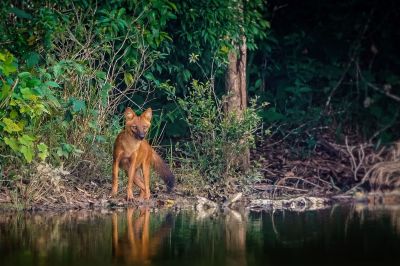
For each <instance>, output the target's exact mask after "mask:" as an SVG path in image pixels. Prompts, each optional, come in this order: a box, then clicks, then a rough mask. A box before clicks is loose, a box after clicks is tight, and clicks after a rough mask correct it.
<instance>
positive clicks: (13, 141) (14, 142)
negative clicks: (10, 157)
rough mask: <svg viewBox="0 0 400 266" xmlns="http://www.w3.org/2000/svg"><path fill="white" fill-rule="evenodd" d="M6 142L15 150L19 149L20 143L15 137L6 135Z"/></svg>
mask: <svg viewBox="0 0 400 266" xmlns="http://www.w3.org/2000/svg"><path fill="white" fill-rule="evenodd" d="M4 142H5V144H7V145H8V146H9V147H10V148H11V149H12V150H13V151H15V152H18V151H19V145H18V142H17V140H16V139H15V138H13V137H11V138H9V137H4Z"/></svg>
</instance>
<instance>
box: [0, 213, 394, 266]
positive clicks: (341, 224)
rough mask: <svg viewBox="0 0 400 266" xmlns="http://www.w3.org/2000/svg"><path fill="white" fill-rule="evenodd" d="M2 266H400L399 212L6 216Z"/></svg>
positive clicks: (0, 218)
mask: <svg viewBox="0 0 400 266" xmlns="http://www.w3.org/2000/svg"><path fill="white" fill-rule="evenodd" d="M0 265H2V266H7V265H24V266H29V265H96V266H101V265H189V266H196V265H207V266H211V265H400V208H396V207H391V208H373V209H371V208H364V207H362V206H338V207H334V208H331V209H325V210H320V211H309V212H302V213H297V212H289V211H284V212H283V211H276V212H274V213H272V212H258V213H255V212H251V213H248V214H246V213H243V212H227V213H224V214H213V215H211V216H205V215H204V214H199V213H195V212H191V211H180V212H169V211H167V210H159V211H157V212H155V211H152V210H149V209H141V210H140V209H128V210H119V211H114V212H112V211H103V212H102V211H78V212H77V211H75V212H67V213H62V214H54V213H52V214H49V213H40V214H31V213H14V214H5V213H3V214H1V213H0Z"/></svg>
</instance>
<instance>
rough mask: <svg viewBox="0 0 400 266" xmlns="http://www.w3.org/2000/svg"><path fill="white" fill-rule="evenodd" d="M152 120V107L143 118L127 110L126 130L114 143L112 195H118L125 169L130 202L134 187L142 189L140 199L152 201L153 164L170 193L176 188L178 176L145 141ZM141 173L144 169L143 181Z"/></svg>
mask: <svg viewBox="0 0 400 266" xmlns="http://www.w3.org/2000/svg"><path fill="white" fill-rule="evenodd" d="M151 117H152V110H151V108H148V109H147V110H146V111H144V112H143V114H142V115H140V116H137V115H136V114H135V113H134V112H133V111H132V109H131V108H129V107H128V108H126V110H125V129H124V130H122V131H121V132H120V133H119V134H118V136H117V138H116V140H115V143H114V152H113V166H112V168H113V170H112V180H113V181H112V191H111V196H115V195H116V194H117V192H118V171H119V167H121V168H122V169H124V170H125V173H126V174H127V175H128V186H127V200H128V201H131V200H133V194H132V187H133V184H135V185H137V186H138V187H139V188H140V198H142V199H149V198H150V165H152V166H153V167H154V169H155V170H156V171H157V172H158V174H159V175H160V176H161V178H162V179H163V180H164V182H165V184H166V185H167V189H168V192H170V191H171V190H172V188H173V187H174V184H175V177H174V175H173V174H172V173H171V171H170V169H169V168H168V166H167V165H166V164H165V162H164V161H163V160H162V159H161V157H160V156H159V155H158V154H157V153H156V152H155V151H154V149H153V148H152V147H151V146H150V145H149V143H148V142H147V141H146V140H145V139H144V138H145V136H146V133H147V131H148V129H149V128H150V125H151ZM140 170H142V173H143V178H142V177H141V176H140Z"/></svg>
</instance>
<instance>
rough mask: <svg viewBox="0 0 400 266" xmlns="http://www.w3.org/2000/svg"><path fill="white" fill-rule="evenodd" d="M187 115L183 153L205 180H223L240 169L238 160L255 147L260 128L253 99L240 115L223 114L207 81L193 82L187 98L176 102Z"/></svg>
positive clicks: (219, 102)
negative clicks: (256, 135)
mask: <svg viewBox="0 0 400 266" xmlns="http://www.w3.org/2000/svg"><path fill="white" fill-rule="evenodd" d="M177 102H178V105H179V106H180V107H181V108H182V109H183V111H184V112H185V114H186V122H187V123H188V125H189V129H190V141H189V142H185V145H184V147H183V150H184V153H185V154H187V156H188V157H190V158H191V159H192V163H193V165H195V166H196V167H195V168H198V169H199V170H200V172H201V173H202V174H203V175H204V176H205V177H206V179H207V180H208V181H218V180H223V179H225V178H226V177H230V176H233V175H234V174H235V172H236V171H237V170H239V169H240V163H239V162H238V159H237V158H239V157H241V155H242V154H243V153H244V152H245V151H246V150H247V149H249V148H250V147H252V146H253V145H254V142H255V140H254V133H255V131H256V130H257V128H258V127H259V125H260V122H261V118H260V116H259V115H258V114H257V107H256V100H252V101H251V105H250V107H248V108H247V109H246V110H245V111H244V113H243V114H242V115H237V114H234V113H228V114H226V113H224V111H223V102H222V101H221V100H220V99H218V98H217V96H216V95H215V92H214V88H213V86H212V85H211V83H210V82H207V83H201V82H198V81H197V80H193V82H192V86H191V89H190V90H189V94H188V96H186V97H185V98H179V99H178V101H177Z"/></svg>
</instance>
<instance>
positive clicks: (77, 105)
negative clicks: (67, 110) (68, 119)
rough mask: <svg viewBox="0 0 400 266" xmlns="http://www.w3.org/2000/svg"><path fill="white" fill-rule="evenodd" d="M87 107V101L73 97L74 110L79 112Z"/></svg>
mask: <svg viewBox="0 0 400 266" xmlns="http://www.w3.org/2000/svg"><path fill="white" fill-rule="evenodd" d="M85 109H86V104H85V101H83V100H79V99H72V111H73V112H74V113H78V112H80V111H84V110H85Z"/></svg>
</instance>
